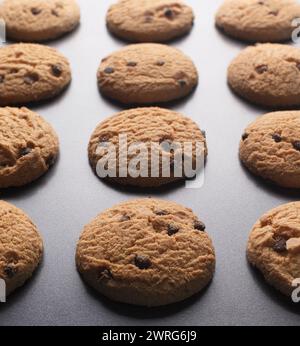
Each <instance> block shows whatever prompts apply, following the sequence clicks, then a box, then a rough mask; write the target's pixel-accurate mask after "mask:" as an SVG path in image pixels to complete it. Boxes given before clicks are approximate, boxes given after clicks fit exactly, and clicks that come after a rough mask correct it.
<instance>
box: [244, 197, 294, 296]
mask: <svg viewBox="0 0 300 346" xmlns="http://www.w3.org/2000/svg"><path fill="white" fill-rule="evenodd" d="M247 254H248V259H249V261H250V263H252V264H253V265H254V266H255V267H257V268H258V269H259V270H260V271H261V272H262V273H263V275H264V277H265V279H266V280H267V281H268V282H269V283H270V284H271V285H272V286H274V287H275V288H277V289H278V290H279V291H281V292H282V293H283V294H285V295H287V296H290V295H291V293H292V291H293V290H294V289H295V287H293V281H294V280H295V279H299V277H300V202H293V203H289V204H285V205H282V206H279V207H277V208H275V209H272V210H271V211H269V212H268V213H266V214H265V215H263V216H262V217H261V218H260V219H259V220H258V221H257V223H256V224H255V225H254V227H253V229H252V232H251V234H250V238H249V241H248V249H247Z"/></svg>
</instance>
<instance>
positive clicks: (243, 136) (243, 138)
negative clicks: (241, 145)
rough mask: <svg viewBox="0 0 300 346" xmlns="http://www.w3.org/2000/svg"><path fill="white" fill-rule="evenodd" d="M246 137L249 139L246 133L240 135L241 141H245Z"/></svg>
mask: <svg viewBox="0 0 300 346" xmlns="http://www.w3.org/2000/svg"><path fill="white" fill-rule="evenodd" d="M248 137H249V134H248V133H244V134H243V135H242V140H243V141H245V140H246V139H247V138H248Z"/></svg>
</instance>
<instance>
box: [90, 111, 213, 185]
mask: <svg viewBox="0 0 300 346" xmlns="http://www.w3.org/2000/svg"><path fill="white" fill-rule="evenodd" d="M120 135H123V136H124V135H126V136H127V138H126V140H127V146H126V147H125V148H124V147H123V145H122V144H121V149H122V148H123V150H120V144H119V143H120V141H119V139H120V137H119V136H120ZM104 143H105V144H104ZM107 143H109V144H113V145H114V146H115V148H116V153H117V155H116V158H117V166H116V168H117V169H116V171H117V174H116V177H115V178H114V177H111V178H108V179H110V180H112V181H114V182H117V183H121V184H125V185H135V186H140V187H154V186H160V185H163V184H168V183H171V182H174V181H176V180H180V179H184V178H185V176H184V172H187V171H186V170H184V163H186V162H185V161H184V160H183V159H182V155H183V154H184V145H185V143H192V145H193V151H192V152H191V153H188V152H185V155H188V156H186V157H188V158H190V157H191V158H192V160H191V161H190V164H192V167H191V168H193V169H195V167H196V163H197V164H198V167H199V166H201V164H202V163H203V161H204V159H205V157H206V155H207V146H206V139H205V133H204V132H202V131H201V130H200V129H199V127H198V126H197V124H196V123H195V122H194V121H192V120H191V119H189V118H187V117H185V116H183V115H181V114H180V113H177V112H174V111H171V110H167V109H163V108H156V107H149V108H135V109H130V110H125V111H123V112H120V113H117V114H116V115H114V116H112V117H110V118H108V119H107V120H105V121H103V122H101V123H100V124H99V125H98V126H97V128H96V129H95V131H94V133H93V134H92V136H91V139H90V143H89V149H88V152H89V160H90V163H91V166H92V168H93V170H94V171H96V173H98V171H97V163H98V161H99V160H100V159H101V158H103V157H104V156H107V155H108V150H107ZM136 143H143V144H145V146H146V148H147V153H146V154H145V155H144V156H143V158H144V159H145V162H146V165H147V166H146V170H145V171H146V173H147V174H146V177H143V175H142V174H139V176H138V177H133V176H132V174H130V168H129V167H130V162H131V160H130V158H131V157H130V150H129V149H128V148H129V146H133V145H134V144H136ZM172 144H173V145H174V146H176V148H178V151H177V150H175V152H174V151H172V150H170V149H169V147H168V145H172ZM196 146H198V148H199V149H198V151H197V149H196ZM151 147H152V148H157V150H158V152H159V162H158V164H157V165H155V162H156V161H155V160H154V159H153V160H151V159H150V155H151ZM127 152H128V156H129V157H130V158H129V159H128V160H127V162H125V163H124V164H123V161H122V160H121V158H122V153H125V154H126V153H127ZM190 154H191V155H190ZM113 155H114V154H113ZM110 157H111V158H113V156H112V155H110ZM165 158H166V159H167V160H168V165H169V166H171V167H170V172H169V173H170V174H169V175H167V174H164V173H163V172H164V171H163V169H162V166H163V164H164V162H165V161H163V160H164V159H165ZM178 158H179V159H180V161H178ZM146 160H147V161H146ZM201 160H202V161H201ZM199 162H200V164H199ZM151 163H152V164H151ZM175 163H176V165H178V166H180V169H181V172H182V173H183V174H182V175H181V177H176V176H175V175H176V174H174V171H175V168H173V169H172V164H174V167H177V166H175ZM154 167H157V170H155V172H159V174H158V176H156V177H154V174H151V170H153V168H154ZM124 168H125V171H126V172H128V176H127V177H124V176H123V177H122V174H120V171H122V170H123V169H124ZM201 168H202V167H199V169H201ZM98 176H100V175H99V174H98Z"/></svg>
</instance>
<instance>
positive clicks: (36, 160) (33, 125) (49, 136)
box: [0, 107, 59, 188]
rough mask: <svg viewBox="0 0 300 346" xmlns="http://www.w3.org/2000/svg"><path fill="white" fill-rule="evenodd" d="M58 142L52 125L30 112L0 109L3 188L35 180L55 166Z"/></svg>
mask: <svg viewBox="0 0 300 346" xmlns="http://www.w3.org/2000/svg"><path fill="white" fill-rule="evenodd" d="M58 146H59V144H58V138H57V135H56V133H55V132H54V130H53V128H52V127H51V125H50V124H48V123H47V122H46V121H45V120H44V119H43V118H42V117H40V116H39V115H38V114H36V113H34V112H32V111H30V110H29V109H27V108H24V107H23V108H9V107H6V108H0V188H7V187H12V186H21V185H25V184H28V183H30V182H32V181H33V180H36V179H37V178H39V177H40V176H41V175H43V174H44V173H46V172H47V171H48V169H49V167H50V166H51V165H53V164H54V162H55V160H56V158H57V155H58Z"/></svg>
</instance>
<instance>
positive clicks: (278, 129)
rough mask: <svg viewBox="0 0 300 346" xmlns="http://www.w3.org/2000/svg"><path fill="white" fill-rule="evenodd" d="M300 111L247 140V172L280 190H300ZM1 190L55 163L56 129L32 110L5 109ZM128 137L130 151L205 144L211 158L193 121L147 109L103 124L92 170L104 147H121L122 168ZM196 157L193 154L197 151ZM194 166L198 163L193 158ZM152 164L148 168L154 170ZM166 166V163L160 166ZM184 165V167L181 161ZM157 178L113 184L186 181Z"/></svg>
mask: <svg viewBox="0 0 300 346" xmlns="http://www.w3.org/2000/svg"><path fill="white" fill-rule="evenodd" d="M299 123H300V111H281V112H273V113H268V114H265V115H264V116H261V117H259V118H258V119H257V120H255V121H254V122H253V123H251V124H250V125H249V126H248V127H247V128H246V129H245V131H244V133H243V134H242V136H241V137H242V138H241V142H240V158H241V161H242V162H243V163H244V164H245V166H246V167H248V169H249V170H250V171H252V172H253V173H254V174H256V175H259V176H261V177H263V178H265V179H267V180H270V181H272V182H273V183H276V184H277V185H280V186H283V187H288V188H300V183H299V181H300V167H299V161H300V127H299ZM0 125H1V130H0V138H1V142H0V188H7V187H16V186H22V185H25V184H28V183H30V182H32V181H34V180H36V179H37V178H39V177H40V176H41V175H43V174H44V173H45V172H46V171H47V170H48V169H49V168H50V167H51V166H52V165H53V164H54V163H55V161H56V158H57V156H58V152H59V140H58V137H57V135H56V133H55V131H54V129H53V128H52V126H51V125H50V124H49V123H47V122H46V121H45V120H44V119H43V118H42V117H41V116H39V115H38V114H37V113H35V112H32V111H30V110H29V109H27V108H25V107H22V108H12V107H2V108H0ZM120 135H126V136H127V142H126V150H128V149H127V148H128V147H129V146H130V145H131V144H134V143H144V144H145V145H147V146H149V145H151V144H152V143H157V144H158V145H159V149H160V153H159V154H160V155H161V156H162V155H168V156H169V157H170V159H174V157H175V158H176V150H177V149H176V148H175V150H174V151H173V152H172V151H170V150H167V149H166V148H164V146H163V143H164V142H165V141H168V142H171V143H173V142H175V143H177V144H179V145H180V148H178V149H180V150H181V149H182V148H183V147H184V144H185V143H186V142H191V143H192V144H193V145H195V144H196V143H202V148H203V153H202V154H203V155H204V157H206V156H207V154H208V150H207V140H206V133H205V131H203V130H200V128H199V127H198V125H197V124H196V123H195V122H194V121H192V120H191V119H190V118H188V117H185V116H183V115H182V114H180V113H177V112H175V111H171V110H167V109H163V108H158V107H145V108H134V109H129V110H125V111H123V112H120V113H117V114H115V115H113V116H111V117H109V118H107V119H106V120H104V121H102V122H101V123H100V124H99V125H98V126H97V127H96V129H95V131H94V132H93V134H92V135H91V138H90V142H89V146H88V155H89V161H90V163H91V166H92V168H93V170H94V171H95V172H96V173H97V169H96V168H97V163H98V162H99V160H100V159H101V157H102V156H103V155H104V154H103V153H102V152H101V151H99V145H100V144H101V143H111V144H113V145H115V146H116V150H117V153H116V159H117V166H118V167H117V168H118V172H120V170H121V168H126V171H127V170H128V164H129V162H127V161H126V162H125V165H126V167H121V160H120V157H121V156H122V154H124V153H122V152H120V151H121V149H120V147H119V138H120V137H119V136H120ZM193 153H194V150H193ZM192 159H193V162H192V163H193V166H195V160H196V157H195V156H193V157H192ZM150 164H151V162H149V165H150ZM160 164H161V162H160ZM181 165H184V162H183V161H181ZM159 172H160V174H159V175H158V176H155V177H152V176H151V166H149V167H148V172H147V173H148V175H147V176H146V177H139V176H138V177H132V176H130V175H127V177H124V176H123V177H121V176H118V175H117V176H115V177H111V178H109V179H110V180H112V181H114V182H117V183H121V184H126V185H135V186H141V187H145V186H148V187H150V186H152V187H155V186H160V185H163V184H168V183H171V182H174V181H176V180H178V179H182V178H184V176H182V177H181V178H180V177H175V176H174V175H172V174H171V175H170V176H169V177H167V176H164V175H163V174H162V170H161V169H160V170H159Z"/></svg>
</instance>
